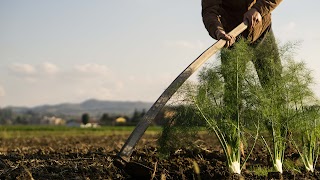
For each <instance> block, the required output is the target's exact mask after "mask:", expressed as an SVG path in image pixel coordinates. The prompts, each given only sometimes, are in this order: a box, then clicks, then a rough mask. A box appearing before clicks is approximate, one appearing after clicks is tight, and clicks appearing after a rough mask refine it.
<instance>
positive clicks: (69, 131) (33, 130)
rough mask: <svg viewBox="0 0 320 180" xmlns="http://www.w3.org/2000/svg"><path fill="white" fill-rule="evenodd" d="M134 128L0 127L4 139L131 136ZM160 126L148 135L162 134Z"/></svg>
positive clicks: (0, 133)
mask: <svg viewBox="0 0 320 180" xmlns="http://www.w3.org/2000/svg"><path fill="white" fill-rule="evenodd" d="M134 128H135V127H134V126H102V127H98V128H79V127H66V126H37V125H33V126H31V125H26V126H0V137H2V138H23V137H39V136H86V135H90V136H102V135H121V134H123V135H125V134H128V135H129V134H130V133H131V132H132V131H133V129H134ZM161 130H162V128H161V127H159V126H150V127H149V128H148V130H147V131H146V133H147V134H157V133H159V132H161Z"/></svg>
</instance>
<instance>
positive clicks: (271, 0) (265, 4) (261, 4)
mask: <svg viewBox="0 0 320 180" xmlns="http://www.w3.org/2000/svg"><path fill="white" fill-rule="evenodd" d="M281 1H282V0H257V1H256V3H255V4H254V5H253V6H252V7H253V8H255V9H257V10H258V11H259V12H260V14H261V16H265V15H267V14H269V13H271V11H272V10H274V9H275V8H276V7H277V6H278V5H279V4H280V3H281Z"/></svg>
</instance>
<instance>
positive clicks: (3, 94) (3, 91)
mask: <svg viewBox="0 0 320 180" xmlns="http://www.w3.org/2000/svg"><path fill="white" fill-rule="evenodd" d="M5 95H6V91H5V90H4V88H3V87H2V86H0V97H3V96H5Z"/></svg>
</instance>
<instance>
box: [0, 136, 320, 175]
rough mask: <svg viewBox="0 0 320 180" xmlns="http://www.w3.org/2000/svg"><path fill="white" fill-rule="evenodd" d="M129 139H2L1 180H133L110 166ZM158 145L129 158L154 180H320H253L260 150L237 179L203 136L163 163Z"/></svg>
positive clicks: (145, 145)
mask: <svg viewBox="0 0 320 180" xmlns="http://www.w3.org/2000/svg"><path fill="white" fill-rule="evenodd" d="M127 137H128V136H127V135H111V136H105V137H101V136H93V137H85V136H82V137H81V136H80V137H79V136H78V137H41V138H16V139H1V138H0V179H23V180H24V179H36V180H38V179H39V180H42V179H43V180H48V179H60V180H62V179H86V180H88V179H94V180H95V179H134V178H133V177H130V176H129V175H128V174H126V173H125V172H124V171H123V170H121V169H118V168H117V167H115V166H114V165H113V158H114V156H115V155H116V154H117V152H118V151H119V150H120V149H121V146H122V145H123V144H124V141H125V140H126V138H127ZM208 139H209V140H208ZM156 140H157V136H155V135H145V136H144V137H143V139H141V141H140V142H139V144H138V146H137V150H136V151H135V152H134V153H133V154H132V158H133V159H132V161H133V162H138V163H141V164H144V165H146V166H147V167H149V168H150V172H151V174H152V177H151V178H153V179H159V180H160V179H161V180H162V179H320V173H319V171H316V173H304V172H303V171H302V172H298V171H293V170H291V171H286V172H285V173H283V174H282V175H279V174H277V173H269V176H267V175H265V176H263V175H260V176H259V175H256V173H255V172H254V171H253V170H254V167H257V166H260V167H269V166H270V163H268V161H267V160H268V157H267V151H266V149H264V148H263V147H262V146H261V147H259V146H258V147H257V148H255V150H254V152H253V154H252V156H251V157H250V159H249V160H248V163H247V164H246V169H244V170H243V171H242V176H241V177H239V176H236V175H232V174H230V173H229V172H228V168H227V167H226V165H225V157H224V155H223V153H222V151H221V150H220V149H219V146H218V145H217V143H216V142H215V141H213V140H210V138H208V137H204V136H203V135H202V136H201V137H199V141H197V142H195V144H196V146H195V147H192V148H181V149H178V150H176V151H174V152H172V153H171V154H170V155H169V156H167V157H164V156H163V155H161V154H160V153H159V152H158V148H157V143H156ZM199 142H200V143H199ZM215 145H216V146H215ZM287 154H288V155H287V159H289V160H291V161H292V162H296V161H297V156H296V154H295V153H294V151H293V150H288V153H287ZM196 166H198V167H199V170H200V174H197V171H196V168H195V167H196ZM317 170H319V168H317Z"/></svg>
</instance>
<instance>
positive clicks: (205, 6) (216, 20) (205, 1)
mask: <svg viewBox="0 0 320 180" xmlns="http://www.w3.org/2000/svg"><path fill="white" fill-rule="evenodd" d="M201 5H202V20H203V23H204V26H205V27H206V29H207V31H208V33H209V35H210V36H211V37H213V38H214V39H217V37H216V35H215V32H216V30H217V29H220V30H223V26H222V23H221V21H220V14H219V8H220V6H221V0H202V1H201Z"/></svg>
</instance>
